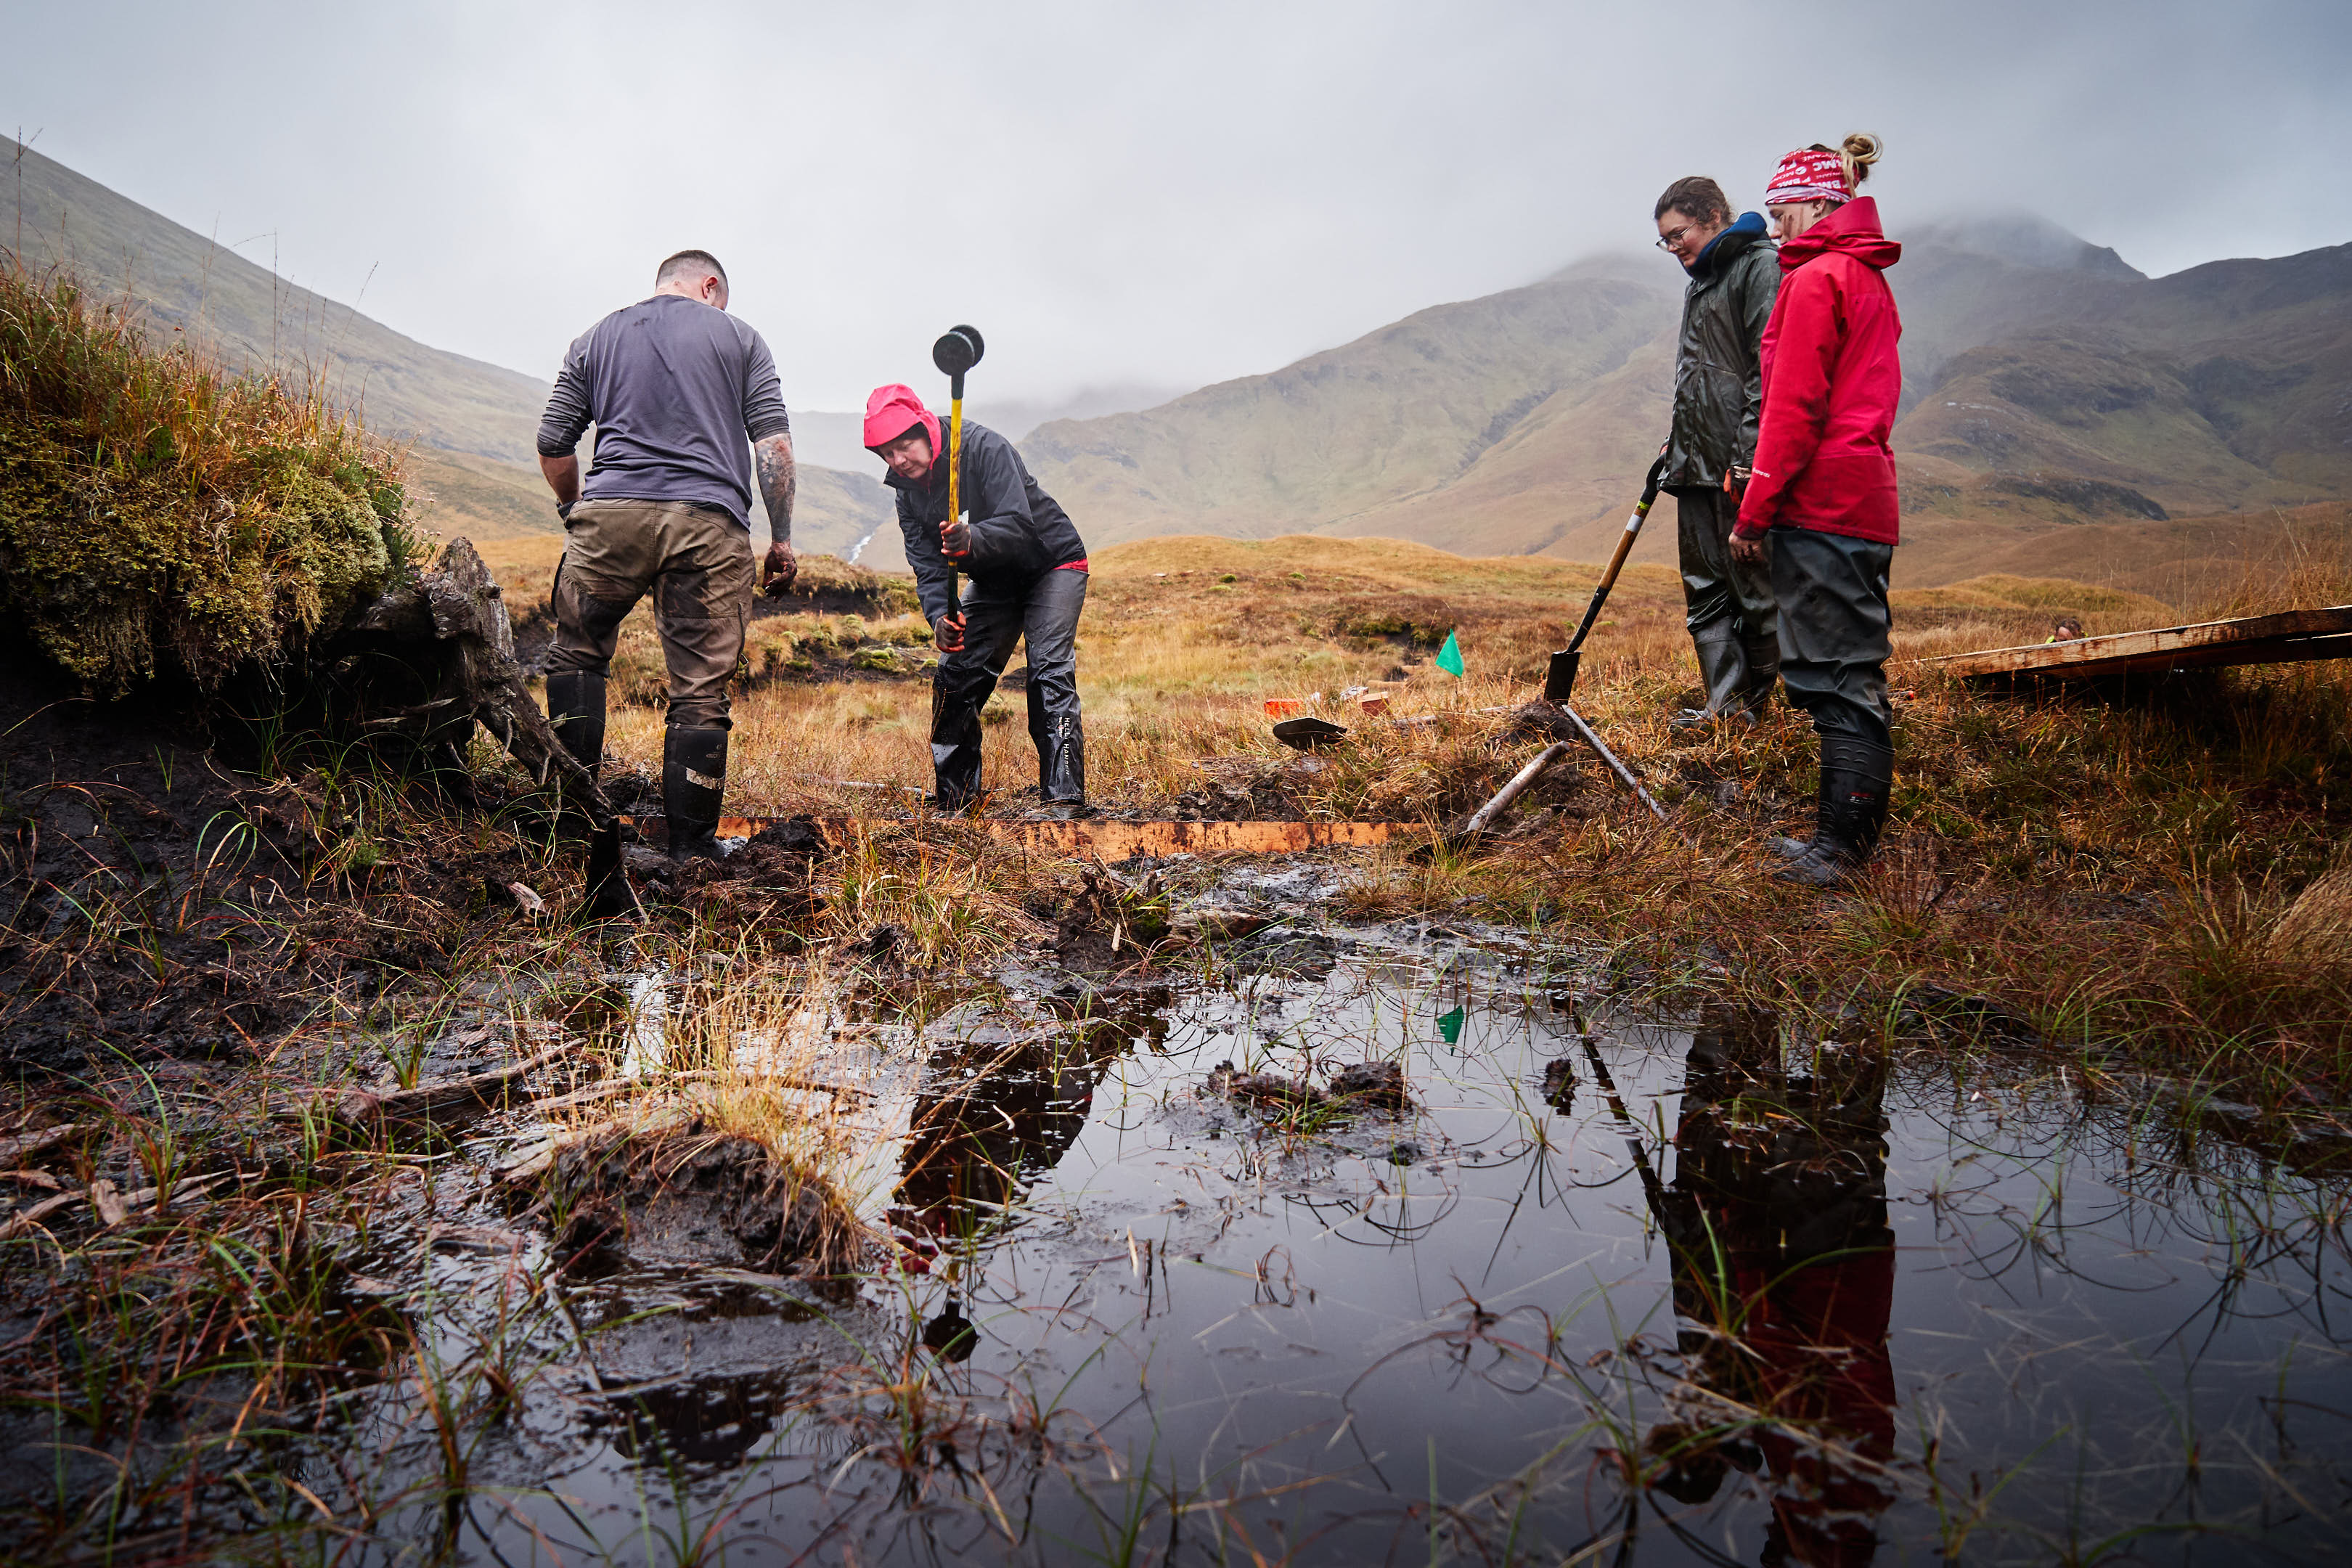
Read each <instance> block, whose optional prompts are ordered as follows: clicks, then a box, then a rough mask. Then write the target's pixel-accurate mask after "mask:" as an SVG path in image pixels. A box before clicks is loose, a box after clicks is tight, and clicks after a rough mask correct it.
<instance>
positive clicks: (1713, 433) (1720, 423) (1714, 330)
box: [1659, 213, 1780, 489]
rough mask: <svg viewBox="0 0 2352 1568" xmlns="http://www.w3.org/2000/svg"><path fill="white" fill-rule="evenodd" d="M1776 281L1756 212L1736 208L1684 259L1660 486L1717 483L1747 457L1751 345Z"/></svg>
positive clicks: (1758, 404) (1757, 371) (1758, 390)
mask: <svg viewBox="0 0 2352 1568" xmlns="http://www.w3.org/2000/svg"><path fill="white" fill-rule="evenodd" d="M1779 289H1780V258H1779V257H1778V256H1777V255H1775V254H1774V252H1773V249H1772V242H1771V241H1770V240H1769V239H1768V238H1766V237H1765V230H1764V216H1763V215H1762V214H1761V213H1742V214H1741V215H1740V216H1739V221H1738V223H1735V224H1733V225H1732V226H1730V227H1728V228H1727V229H1725V230H1724V231H1723V232H1722V233H1721V234H1718V235H1717V236H1716V237H1715V238H1714V239H1712V240H1711V241H1709V242H1708V244H1707V247H1706V249H1705V250H1702V251H1700V252H1699V253H1698V259H1697V260H1696V261H1694V262H1693V263H1691V268H1690V287H1689V288H1688V289H1685V291H1684V294H1683V331H1682V341H1681V343H1680V345H1679V346H1678V347H1677V348H1676V350H1675V428H1674V439H1673V441H1672V442H1671V443H1670V444H1669V445H1668V447H1667V448H1666V471H1665V475H1664V478H1663V479H1660V481H1659V482H1660V483H1661V484H1663V485H1664V486H1665V487H1666V488H1667V489H1677V488H1682V487H1691V488H1703V489H1721V488H1722V485H1723V476H1724V472H1725V470H1726V469H1727V468H1731V467H1732V466H1733V465H1735V464H1737V465H1738V466H1739V467H1741V468H1746V467H1748V466H1749V465H1750V464H1751V463H1753V462H1754V460H1755V457H1756V428H1757V422H1758V419H1759V415H1760V413H1761V411H1762V409H1763V405H1764V378H1763V363H1762V360H1761V358H1760V356H1759V353H1758V345H1759V343H1760V342H1761V341H1762V339H1763V336H1764V323H1765V322H1766V321H1769V320H1770V319H1771V316H1772V299H1773V296H1774V295H1775V294H1776V293H1777V292H1778V291H1779Z"/></svg>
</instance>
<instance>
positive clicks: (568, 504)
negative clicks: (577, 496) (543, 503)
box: [555, 500, 580, 528]
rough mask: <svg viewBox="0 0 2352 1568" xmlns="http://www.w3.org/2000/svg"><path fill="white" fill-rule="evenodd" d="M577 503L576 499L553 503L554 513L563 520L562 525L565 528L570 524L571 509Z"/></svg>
mask: <svg viewBox="0 0 2352 1568" xmlns="http://www.w3.org/2000/svg"><path fill="white" fill-rule="evenodd" d="M579 504H580V503H579V502H578V501H576V500H560V501H557V502H556V503H555V515H556V516H557V517H560V518H562V520H563V525H564V526H565V527H566V528H569V527H571V526H572V508H573V507H575V506H578V505H579Z"/></svg>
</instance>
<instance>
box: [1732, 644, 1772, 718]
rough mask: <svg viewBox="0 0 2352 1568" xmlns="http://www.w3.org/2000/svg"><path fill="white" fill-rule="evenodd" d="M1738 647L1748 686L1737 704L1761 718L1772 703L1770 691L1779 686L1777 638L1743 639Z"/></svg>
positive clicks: (1742, 690)
mask: <svg viewBox="0 0 2352 1568" xmlns="http://www.w3.org/2000/svg"><path fill="white" fill-rule="evenodd" d="M1739 647H1740V651H1741V653H1742V654H1743V655H1744V656H1745V659H1744V662H1745V663H1746V664H1747V666H1748V684H1747V685H1746V686H1745V687H1744V688H1743V689H1741V691H1740V694H1739V704H1740V706H1741V707H1742V708H1745V709H1746V710H1748V712H1750V713H1752V714H1755V715H1756V716H1757V717H1759V718H1761V717H1762V716H1763V713H1764V710H1765V708H1766V706H1767V705H1768V704H1769V703H1770V702H1771V700H1772V689H1773V688H1774V687H1776V686H1778V685H1780V638H1779V637H1742V638H1740V639H1739Z"/></svg>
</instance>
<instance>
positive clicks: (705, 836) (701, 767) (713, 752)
mask: <svg viewBox="0 0 2352 1568" xmlns="http://www.w3.org/2000/svg"><path fill="white" fill-rule="evenodd" d="M726 787H727V731H724V730H689V729H687V728H685V727H684V726H683V725H673V726H671V727H670V730H669V731H668V733H667V735H666V736H665V737H664V739H663V742H662V815H663V816H665V817H667V819H668V821H669V853H670V858H671V859H673V860H683V859H686V858H688V857H689V856H694V857H698V858H702V859H705V860H716V859H717V858H719V840H718V837H717V835H718V832H719V795H721V794H722V793H724V792H725V790H726Z"/></svg>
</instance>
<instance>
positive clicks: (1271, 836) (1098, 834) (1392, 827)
mask: <svg viewBox="0 0 2352 1568" xmlns="http://www.w3.org/2000/svg"><path fill="white" fill-rule="evenodd" d="M778 820H780V819H777V818H771V817H756V816H729V817H722V818H721V819H720V820H719V837H722V838H748V837H751V835H752V834H754V833H756V832H758V831H759V830H760V829H761V828H762V827H765V826H769V825H770V824H771V823H772V822H776V821H778ZM906 820H907V819H902V818H893V817H874V818H870V819H866V820H864V821H862V822H861V820H860V819H858V818H856V817H847V816H834V817H818V818H816V819H815V826H816V830H817V831H818V832H819V833H821V834H823V835H824V837H825V839H826V841H827V842H828V843H833V844H839V843H841V842H843V841H844V840H845V839H847V838H848V837H850V836H851V835H852V834H853V833H855V832H856V831H857V830H859V829H860V828H861V827H863V828H865V829H867V830H870V829H871V828H873V827H874V826H880V825H884V824H889V825H901V824H903V823H904V822H905V821H906ZM934 820H936V821H938V822H939V823H940V826H946V827H950V828H951V829H952V830H954V831H958V832H963V831H969V830H971V829H975V828H976V829H978V830H980V831H981V832H983V833H986V834H987V835H988V836H989V837H992V838H994V839H996V840H998V841H999V842H1001V843H1007V844H1013V845H1017V846H1019V847H1021V848H1024V849H1026V850H1028V851H1029V852H1030V853H1031V854H1033V855H1050V856H1056V857H1062V858H1070V859H1084V860H1094V859H1102V860H1125V859H1127V858H1129V857H1131V856H1136V855H1153V856H1162V855H1297V854H1302V853H1304V852H1306V851H1307V850H1310V849H1357V848H1370V847H1373V846H1376V845H1381V844H1386V843H1389V842H1391V840H1396V839H1412V838H1425V837H1428V836H1429V831H1430V830H1429V828H1428V827H1427V826H1425V825H1424V824H1422V823H1417V822H1189V821H1179V820H1172V819H1160V820H1156V821H1150V822H1123V821H1120V820H1118V818H1115V817H1090V818H1088V819H1087V820H1085V821H1083V822H1007V821H1003V820H1000V819H998V818H994V817H979V818H972V819H964V818H939V819H934Z"/></svg>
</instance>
